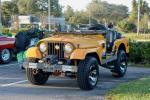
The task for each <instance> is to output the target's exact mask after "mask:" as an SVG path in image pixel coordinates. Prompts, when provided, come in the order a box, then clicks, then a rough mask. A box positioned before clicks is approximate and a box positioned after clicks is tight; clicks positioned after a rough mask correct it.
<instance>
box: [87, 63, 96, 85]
mask: <svg viewBox="0 0 150 100" xmlns="http://www.w3.org/2000/svg"><path fill="white" fill-rule="evenodd" d="M97 81H98V71H97V67H96V65H94V64H92V65H91V66H90V72H89V82H90V84H91V85H92V86H94V85H96V84H97Z"/></svg>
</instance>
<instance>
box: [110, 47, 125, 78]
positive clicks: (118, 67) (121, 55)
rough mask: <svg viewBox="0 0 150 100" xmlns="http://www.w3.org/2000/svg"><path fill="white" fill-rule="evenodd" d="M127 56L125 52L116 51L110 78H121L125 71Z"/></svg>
mask: <svg viewBox="0 0 150 100" xmlns="http://www.w3.org/2000/svg"><path fill="white" fill-rule="evenodd" d="M127 65H128V64H127V56H126V53H125V51H123V50H120V51H118V58H117V60H116V61H115V62H114V69H113V70H112V76H114V77H123V76H124V75H125V74H126V71H127Z"/></svg>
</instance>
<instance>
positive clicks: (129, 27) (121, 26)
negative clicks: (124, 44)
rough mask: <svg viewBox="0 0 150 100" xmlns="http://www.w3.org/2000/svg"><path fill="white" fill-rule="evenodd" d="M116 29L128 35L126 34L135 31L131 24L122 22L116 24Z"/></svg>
mask: <svg viewBox="0 0 150 100" xmlns="http://www.w3.org/2000/svg"><path fill="white" fill-rule="evenodd" d="M117 28H118V29H119V30H120V31H122V32H127V33H128V32H133V31H134V30H135V29H136V26H135V25H134V24H133V23H130V22H128V21H126V20H123V21H120V22H118V24H117Z"/></svg>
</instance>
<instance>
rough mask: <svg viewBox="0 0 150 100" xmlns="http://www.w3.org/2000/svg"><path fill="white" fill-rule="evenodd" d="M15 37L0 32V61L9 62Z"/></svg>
mask: <svg viewBox="0 0 150 100" xmlns="http://www.w3.org/2000/svg"><path fill="white" fill-rule="evenodd" d="M14 42H15V38H11V37H6V36H4V35H2V34H0V61H1V62H2V63H5V64H7V63H9V62H10V61H11V60H12V57H13V51H14Z"/></svg>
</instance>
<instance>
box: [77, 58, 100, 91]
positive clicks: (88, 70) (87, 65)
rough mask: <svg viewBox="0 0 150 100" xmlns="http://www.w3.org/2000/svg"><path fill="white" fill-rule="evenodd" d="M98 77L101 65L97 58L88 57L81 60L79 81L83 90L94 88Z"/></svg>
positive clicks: (78, 73) (78, 74) (78, 72)
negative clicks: (99, 65)
mask: <svg viewBox="0 0 150 100" xmlns="http://www.w3.org/2000/svg"><path fill="white" fill-rule="evenodd" d="M98 78H99V67H98V62H97V60H96V58H94V57H86V58H85V60H83V61H80V62H79V66H78V71H77V81H78V85H79V87H80V88H81V89H82V90H92V89H93V88H94V87H95V86H96V85H97V82H98Z"/></svg>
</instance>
